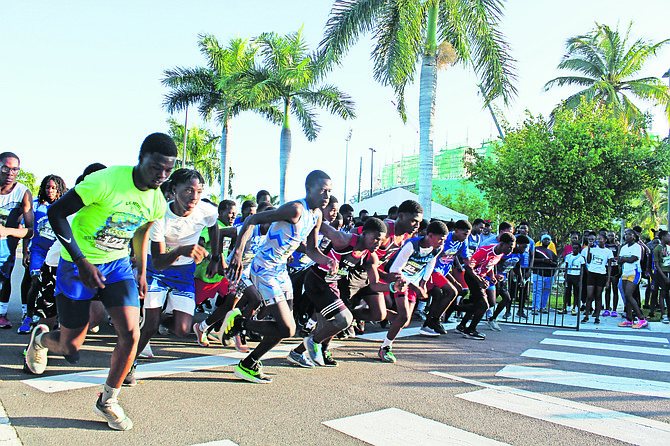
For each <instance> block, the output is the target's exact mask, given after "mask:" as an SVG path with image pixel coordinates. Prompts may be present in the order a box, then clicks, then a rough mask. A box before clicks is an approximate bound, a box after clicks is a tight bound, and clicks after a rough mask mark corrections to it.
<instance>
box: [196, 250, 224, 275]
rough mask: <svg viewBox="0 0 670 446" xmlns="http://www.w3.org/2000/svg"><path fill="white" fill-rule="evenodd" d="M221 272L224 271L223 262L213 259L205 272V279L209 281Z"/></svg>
mask: <svg viewBox="0 0 670 446" xmlns="http://www.w3.org/2000/svg"><path fill="white" fill-rule="evenodd" d="M198 246H200V245H198ZM219 271H223V268H222V265H221V262H220V261H217V260H214V259H212V260H210V261H209V264H208V265H207V270H206V271H205V277H207V278H208V279H211V278H212V277H214V276H216V275H217V274H219Z"/></svg>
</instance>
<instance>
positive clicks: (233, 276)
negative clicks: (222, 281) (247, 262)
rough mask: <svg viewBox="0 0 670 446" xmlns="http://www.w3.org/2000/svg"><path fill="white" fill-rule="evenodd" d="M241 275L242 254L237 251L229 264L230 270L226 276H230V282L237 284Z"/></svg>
mask: <svg viewBox="0 0 670 446" xmlns="http://www.w3.org/2000/svg"><path fill="white" fill-rule="evenodd" d="M241 274H242V252H241V251H239V250H237V249H236V250H235V251H234V252H233V256H232V257H231V258H230V262H229V263H228V270H227V273H226V275H227V276H228V280H229V281H230V282H237V280H238V279H239V278H240V275H241Z"/></svg>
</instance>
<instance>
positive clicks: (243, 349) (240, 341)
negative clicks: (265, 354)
mask: <svg viewBox="0 0 670 446" xmlns="http://www.w3.org/2000/svg"><path fill="white" fill-rule="evenodd" d="M233 341H234V342H235V350H237V351H238V352H240V353H249V352H250V351H251V349H249V347H247V340H246V337H245V336H244V333H240V334H236V335H235V336H233Z"/></svg>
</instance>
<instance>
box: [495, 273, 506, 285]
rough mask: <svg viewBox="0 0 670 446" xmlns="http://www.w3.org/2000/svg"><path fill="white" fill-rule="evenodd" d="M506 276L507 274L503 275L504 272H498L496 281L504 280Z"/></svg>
mask: <svg viewBox="0 0 670 446" xmlns="http://www.w3.org/2000/svg"><path fill="white" fill-rule="evenodd" d="M504 278H505V276H503V275H502V274H496V283H497V282H500V281H501V280H503V279H504Z"/></svg>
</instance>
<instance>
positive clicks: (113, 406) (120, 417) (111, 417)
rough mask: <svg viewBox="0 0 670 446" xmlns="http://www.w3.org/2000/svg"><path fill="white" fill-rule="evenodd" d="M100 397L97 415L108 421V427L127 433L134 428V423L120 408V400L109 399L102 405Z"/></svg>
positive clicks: (96, 404)
mask: <svg viewBox="0 0 670 446" xmlns="http://www.w3.org/2000/svg"><path fill="white" fill-rule="evenodd" d="M101 397H102V395H100V397H98V401H96V402H95V407H94V408H93V410H95V413H97V414H98V415H100V416H101V417H103V418H104V419H105V420H107V426H109V427H111V428H112V429H114V430H117V431H127V430H129V429H132V428H133V422H132V421H131V420H130V418H128V417H127V416H126V414H125V413H124V412H123V409H122V408H121V406H119V401H118V400H112V399H109V400H107V401H105V402H104V403H102V402H101V401H100V398H101Z"/></svg>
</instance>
